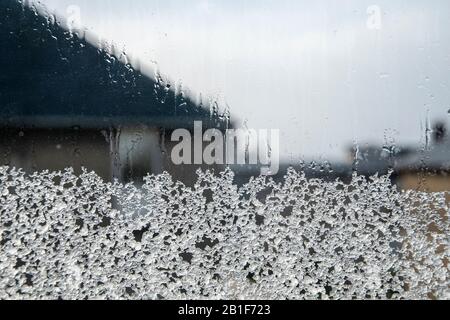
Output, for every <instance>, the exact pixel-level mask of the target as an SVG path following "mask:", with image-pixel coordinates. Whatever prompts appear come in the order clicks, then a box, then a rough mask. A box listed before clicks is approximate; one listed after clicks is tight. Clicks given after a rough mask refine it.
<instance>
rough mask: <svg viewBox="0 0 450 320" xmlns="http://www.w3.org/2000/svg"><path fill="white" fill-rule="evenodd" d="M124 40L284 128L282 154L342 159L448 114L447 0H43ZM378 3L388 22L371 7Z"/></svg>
mask: <svg viewBox="0 0 450 320" xmlns="http://www.w3.org/2000/svg"><path fill="white" fill-rule="evenodd" d="M40 2H42V3H44V4H46V5H47V6H48V7H49V8H50V9H51V10H56V12H57V13H58V14H59V15H60V16H64V15H67V14H68V13H70V10H69V12H68V11H67V8H68V7H69V6H70V5H77V6H79V8H80V9H81V20H82V23H83V25H85V26H86V27H87V28H89V29H92V30H93V31H94V32H95V33H97V34H99V35H100V36H102V37H104V38H106V39H109V40H113V41H115V42H116V43H118V44H123V45H125V47H126V49H127V51H129V52H131V53H132V54H134V55H138V56H139V57H141V58H142V59H143V60H144V61H148V62H151V61H156V62H157V64H158V66H159V68H160V70H161V72H162V73H163V74H166V75H168V76H169V77H170V78H171V79H175V80H181V81H182V82H183V84H184V85H186V86H188V87H189V88H190V89H191V91H193V92H195V93H202V94H204V95H209V96H213V97H215V98H218V99H219V100H220V101H225V102H226V103H228V104H229V105H230V109H231V112H232V114H233V115H235V116H236V117H238V118H239V119H241V120H244V119H248V126H249V127H252V128H267V129H270V128H279V129H281V151H282V155H283V157H284V158H285V159H297V158H298V157H300V156H301V157H303V156H305V157H307V158H310V157H315V158H322V159H331V160H333V159H339V158H342V156H343V155H344V149H345V147H347V146H349V145H351V144H352V142H354V141H357V142H359V143H360V144H364V143H367V142H370V143H377V144H380V145H381V144H383V143H384V142H388V143H391V142H393V141H394V142H396V143H398V144H404V143H411V144H419V143H421V141H423V132H424V129H423V127H424V124H425V122H426V119H427V118H429V119H430V120H431V121H433V120H434V119H445V120H449V119H448V117H449V116H448V112H447V111H448V110H449V109H450V2H449V1H447V0H434V1H429V0H428V1H427V0H421V1H419V0H415V1H413V0H408V1H406V0H395V1H393V0H389V1H387V0H386V1H384V0H383V1H381V0H378V1H376V3H375V2H373V1H365V0H343V1H334V0H328V1H315V2H314V3H312V2H311V1H298V0H282V1H280V0H277V1H275V0H274V1H267V0H266V1H261V0H258V1H249V0H248V1H225V0H223V1H207V0H193V1H182V0H172V1H170V0H169V1H168V0H164V1H162V0H128V1H122V0H42V1H40ZM371 5H376V6H378V7H379V8H380V9H381V29H379V30H374V29H370V28H368V27H367V20H368V18H369V16H368V14H367V8H368V7H369V6H371Z"/></svg>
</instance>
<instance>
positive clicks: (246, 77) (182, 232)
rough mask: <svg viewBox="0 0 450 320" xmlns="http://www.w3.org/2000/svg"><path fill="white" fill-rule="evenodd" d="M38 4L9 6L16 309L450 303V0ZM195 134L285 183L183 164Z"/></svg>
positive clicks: (8, 233) (0, 163)
mask: <svg viewBox="0 0 450 320" xmlns="http://www.w3.org/2000/svg"><path fill="white" fill-rule="evenodd" d="M43 2H44V4H47V5H49V7H53V8H57V9H59V10H62V11H60V12H57V13H55V12H53V10H50V9H49V8H47V7H45V6H43V5H42V3H41V2H39V1H31V0H23V1H16V0H2V1H1V3H0V68H1V74H0V85H1V87H0V298H1V299H450V290H449V287H450V279H449V253H450V251H449V250H450V249H449V235H450V230H449V203H450V202H449V200H450V194H449V190H450V179H449V172H450V162H449V156H450V153H449V151H450V139H449V136H448V129H447V124H448V115H449V113H450V112H449V111H448V108H450V107H449V106H450V102H449V101H450V100H449V97H448V82H447V80H446V79H447V78H446V77H447V76H448V68H446V67H445V68H438V67H436V66H441V65H444V64H445V66H447V64H448V60H449V56H448V43H447V42H446V41H444V39H445V38H446V35H447V32H448V31H446V30H447V29H445V28H443V24H444V22H443V21H446V19H444V18H441V19H437V18H436V15H437V16H438V17H441V16H440V14H442V15H445V12H446V11H445V10H443V8H445V7H446V6H447V5H448V4H447V3H444V2H435V4H434V5H433V6H436V7H432V8H431V9H430V8H422V6H421V5H419V6H417V5H412V7H411V8H412V9H411V10H409V9H408V8H406V7H405V6H403V5H399V4H398V3H397V4H395V5H393V6H392V7H390V5H388V4H387V2H386V1H380V2H381V3H380V5H379V6H377V5H375V6H373V5H371V6H369V7H367V6H366V7H365V6H362V8H359V7H358V8H359V9H358V10H355V9H352V8H349V7H352V6H338V5H336V6H335V5H332V4H331V2H326V1H325V2H323V3H321V4H319V5H311V7H310V8H309V7H308V8H307V9H308V10H309V9H311V10H310V11H308V10H306V9H305V7H304V4H299V3H300V2H296V4H295V9H296V10H297V11H295V10H290V5H291V4H292V5H294V1H284V2H282V1H280V3H282V4H280V5H279V7H278V8H277V10H274V11H271V10H268V9H267V8H266V6H261V7H257V8H255V7H252V6H251V5H250V4H249V5H245V6H244V7H243V8H245V10H238V11H240V14H238V15H235V12H236V10H235V8H233V7H230V6H228V5H224V6H222V7H220V6H219V5H218V2H216V3H215V4H216V6H217V7H219V9H218V8H217V7H215V6H214V5H211V3H212V2H211V3H209V2H208V1H202V3H201V4H200V5H198V6H195V8H196V9H195V10H194V11H186V9H189V8H186V7H183V5H181V3H179V2H177V3H178V4H179V5H180V7H177V6H174V7H177V8H173V7H170V6H169V8H165V7H164V6H161V7H160V8H159V9H158V10H160V11H158V10H156V11H155V12H156V14H155V13H154V12H153V11H152V10H153V9H152V8H151V7H148V4H147V5H142V4H141V5H142V6H144V7H142V8H141V7H139V8H140V9H142V10H138V9H135V10H136V11H139V12H140V14H142V16H139V15H138V16H139V17H140V19H139V18H136V19H134V17H133V15H132V14H130V13H129V12H128V11H127V10H124V9H123V4H117V6H119V7H116V8H115V9H114V7H111V12H112V17H114V16H115V17H117V12H120V13H121V14H122V13H123V14H124V15H125V16H127V17H128V18H127V19H128V20H127V19H125V18H123V19H116V20H115V21H114V19H112V18H105V17H107V16H106V13H107V12H106V11H102V10H95V9H99V7H98V3H101V2H102V1H98V2H96V3H97V5H93V7H89V4H88V3H94V2H89V1H81V0H80V1H78V0H74V1H72V0H71V1H62V0H58V1H54V0H45V1H43ZM66 2H67V3H66ZM69 2H70V3H69ZM72 2H74V3H75V4H72ZM134 3H136V2H134ZM148 3H149V2H148ZM66 4H67V6H66ZM286 4H287V6H286ZM126 6H129V5H128V4H127V5H126ZM146 6H147V7H146ZM297 6H298V7H297ZM86 8H90V9H86ZM108 8H109V7H108ZM145 8H146V9H147V10H143V9H145ZM283 8H284V9H283ZM286 8H288V9H289V10H287V9H286ZM386 8H388V9H386ZM422 9H423V10H422ZM55 10H56V9H55ZM165 10H167V11H165ZM131 11H132V10H131ZM61 12H62V13H66V14H68V16H65V15H64V14H61ZM105 12H106V13H105ZM126 12H128V14H125V13H126ZM180 12H182V13H183V14H182V15H183V16H184V15H185V13H186V12H188V13H189V14H187V15H186V16H187V17H186V18H185V20H184V18H183V19H181V17H180ZM198 12H200V13H201V17H202V18H201V19H199V18H198V14H199V13H198ZM230 12H231V13H232V14H231V13H230ZM305 12H308V14H305ZM318 12H320V14H318ZM332 12H336V15H334V14H333V13H332ZM430 12H431V13H430ZM449 12H450V11H449ZM146 13H149V14H150V15H151V16H152V17H154V19H153V18H152V19H153V20H151V22H155V26H154V25H151V26H150V27H151V28H150V27H149V26H148V25H147V24H146V23H147V19H145V18H146V17H147V16H146V15H145V14H146ZM130 15H131V18H130ZM204 17H206V18H205V19H203V18H204ZM214 17H216V18H215V19H213V18H214ZM218 17H222V18H218ZM224 17H227V18H230V17H233V19H234V18H236V20H232V21H233V23H230V22H228V21H226V19H225V18H224ZM299 17H301V18H302V19H300V18H299ZM430 17H431V18H433V17H434V18H436V19H434V20H433V19H431V20H432V21H435V23H434V22H433V23H432V24H430V21H431V20H430ZM176 18H179V21H177V20H176ZM81 19H83V20H84V21H88V23H94V24H95V22H97V24H96V27H97V28H100V29H101V30H102V31H108V32H106V37H105V38H104V37H101V36H100V35H99V34H96V33H95V31H98V30H94V31H92V30H91V29H89V28H85V27H83V26H82V25H81V24H80V23H81ZM105 21H106V22H108V21H109V23H106V22H105ZM111 21H113V22H115V23H117V25H118V26H116V27H114V25H112V24H111V23H110V22H111ZM125 21H128V22H129V24H128V25H125ZM130 21H132V22H133V23H131V22H130ZM212 21H215V22H217V23H212ZM297 21H300V22H299V24H296V23H297ZM411 21H419V22H420V23H418V24H414V25H412V24H411ZM144 22H145V23H144ZM282 22H284V23H282ZM294 22H296V23H294ZM158 23H159V24H158ZM185 23H186V24H188V25H189V26H190V27H186V25H185ZM352 23H353V24H352ZM103 24H105V25H106V26H107V27H105V28H103V29H102V25H103ZM240 24H241V25H240ZM243 25H244V26H245V28H240V29H239V26H241V27H242V26H243ZM267 26H271V27H273V29H271V30H269V29H268V27H267ZM132 27H134V28H136V29H132ZM147 27H148V29H147ZM309 28H312V29H314V30H310V29H309ZM143 29H145V30H147V32H148V33H145V34H143V35H144V36H142V34H141V33H139V32H138V31H142V30H143ZM262 30H263V31H265V32H262ZM293 30H295V31H293ZM297 30H298V34H297ZM405 30H406V31H405ZM427 30H431V31H429V32H427ZM448 30H450V29H448ZM415 31H417V32H415ZM419 31H422V32H419ZM195 32H198V33H195ZM191 33H192V34H191ZM405 34H408V35H415V36H409V37H405V36H404V35H405ZM109 36H110V37H111V39H108V38H107V37H109ZM115 36H117V37H118V38H121V40H124V41H125V42H126V40H127V39H134V40H135V41H136V39H137V40H138V41H137V42H135V44H138V46H136V47H135V48H134V49H135V50H133V48H132V47H133V46H132V45H129V46H125V45H119V44H118V43H116V42H114V41H113V38H114V37H115ZM145 36H148V37H149V39H150V40H151V41H150V40H149V42H151V45H153V46H154V48H148V47H147V46H148V45H149V43H145V42H144V40H145V39H147V38H146V37H145ZM172 39H175V40H176V41H175V40H172ZM218 39H220V41H218ZM152 41H153V42H152ZM191 41H192V42H191ZM222 41H223V42H222ZM361 43H363V45H361V46H359V44H361ZM139 45H141V46H139ZM392 48H396V50H391V49H392ZM411 48H413V49H411ZM139 50H141V51H142V50H143V51H144V52H140V53H141V56H139V54H138V53H139ZM153 50H156V51H157V50H160V51H158V52H156V51H153ZM148 51H150V53H149V52H148ZM155 52H156V53H155ZM405 52H406V53H405ZM180 53H182V55H180ZM152 54H154V55H155V56H158V55H159V56H158V57H159V58H160V59H159V60H160V61H155V60H153V57H152ZM149 57H150V58H149ZM198 57H200V58H198ZM386 57H389V59H385V58H386ZM199 61H200V62H199ZM404 63H406V64H404ZM186 66H189V67H186ZM411 66H414V68H411ZM178 71H179V74H177V72H178ZM166 72H167V73H168V75H166ZM171 72H173V73H174V74H177V76H175V79H176V80H174V79H173V78H171V77H170V73H171ZM192 84H194V87H195V88H196V89H198V90H197V91H198V92H202V90H205V91H207V89H210V91H212V92H214V91H220V90H223V92H219V94H209V95H208V94H206V93H205V94H200V93H198V94H197V93H194V92H197V91H195V90H192V91H191V90H190V89H189V85H192ZM218 88H221V89H220V90H218ZM230 101H232V103H229V102H230ZM405 115H407V116H405ZM194 121H202V123H203V127H202V129H205V130H206V129H212V128H214V129H216V130H218V131H220V132H225V131H226V130H228V129H234V128H237V127H238V126H239V125H240V123H242V127H244V128H245V129H246V130H252V127H253V126H255V128H256V129H260V128H261V127H262V128H268V129H269V128H275V129H277V128H278V129H280V130H281V156H280V161H281V163H280V168H279V171H278V172H277V173H276V174H274V175H273V176H272V177H269V176H265V175H260V172H261V171H260V169H261V168H259V167H258V166H251V165H248V166H247V165H243V166H238V165H236V166H234V165H231V166H227V165H226V164H220V165H219V164H217V165H214V166H209V165H205V164H201V165H184V166H183V165H182V166H177V165H175V164H174V163H173V161H172V159H171V149H172V148H173V146H174V143H173V141H171V140H170V138H171V134H172V133H173V132H174V131H175V130H177V129H180V128H181V129H186V130H188V131H192V126H193V124H194ZM372 141H375V142H372ZM204 147H205V146H204V145H202V148H204ZM266 147H267V149H270V148H269V146H266ZM271 151H272V150H271ZM271 151H269V153H271ZM251 157H252V154H251V150H250V149H249V148H248V146H246V150H245V159H248V158H251Z"/></svg>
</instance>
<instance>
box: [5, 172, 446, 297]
mask: <svg viewBox="0 0 450 320" xmlns="http://www.w3.org/2000/svg"><path fill="white" fill-rule="evenodd" d="M446 197H448V194H447V193H434V194H429V193H422V192H416V191H407V192H403V191H402V192H401V191H398V190H397V188H396V187H394V186H392V184H391V182H390V178H389V176H382V177H377V176H375V177H372V178H371V179H369V180H367V179H366V178H363V177H359V176H356V175H355V176H354V177H353V180H352V182H351V183H350V184H344V183H342V182H339V181H336V182H324V181H321V180H318V179H310V180H309V179H306V178H305V176H304V175H303V174H302V173H300V172H296V171H294V170H289V171H288V173H287V175H286V178H285V180H284V182H283V183H282V184H277V183H275V182H274V181H272V180H271V179H270V178H267V177H259V178H255V179H251V180H250V181H249V182H248V183H247V184H245V185H244V186H241V187H238V186H237V185H234V184H233V173H232V172H231V171H230V170H226V171H225V172H223V173H221V174H220V176H217V175H213V174H212V173H211V172H200V171H199V172H198V180H197V182H196V184H195V186H193V187H187V186H185V185H183V184H181V183H180V182H174V181H172V178H171V177H170V175H168V174H162V175H158V176H148V177H146V179H145V184H144V186H143V187H135V186H133V185H131V184H128V185H122V184H120V183H118V182H116V183H107V182H104V181H103V180H101V179H100V178H99V177H98V176H97V175H96V174H95V173H89V172H87V171H84V172H83V173H82V174H81V175H79V176H77V175H75V174H74V173H73V171H72V170H70V169H68V170H66V171H64V172H42V173H35V174H33V175H26V174H24V173H23V172H21V171H20V170H16V169H10V168H7V167H2V168H1V169H0V210H1V212H0V235H1V238H0V247H1V250H0V298H1V299H42V298H43V299H56V298H62V299H85V298H89V299H94V298H95V299H96V298H99V299H107V298H108V299H110V298H113V299H183V298H189V299H213V298H223V299H286V298H288V299H317V298H319V299H351V298H373V299H385V298H392V299H400V298H408V299H410V298H412V299H416V298H444V299H445V298H447V299H448V298H450V295H449V269H448V268H449V267H448V259H449V249H448V245H449V237H448V235H449V234H450V232H449V231H450V230H449V220H448V212H449V208H448V203H447V201H446Z"/></svg>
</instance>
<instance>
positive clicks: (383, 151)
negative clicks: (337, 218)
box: [344, 122, 450, 192]
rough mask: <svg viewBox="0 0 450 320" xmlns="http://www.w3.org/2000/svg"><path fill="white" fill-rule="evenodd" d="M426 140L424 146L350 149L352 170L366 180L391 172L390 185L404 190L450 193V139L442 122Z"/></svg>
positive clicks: (430, 131) (438, 123)
mask: <svg viewBox="0 0 450 320" xmlns="http://www.w3.org/2000/svg"><path fill="white" fill-rule="evenodd" d="M427 139H428V141H426V143H425V145H424V146H415V147H411V146H392V147H389V148H388V147H384V148H380V147H378V146H370V145H368V146H365V147H359V148H352V149H351V150H350V151H349V161H350V162H353V168H352V170H355V171H356V172H358V174H361V175H365V176H368V177H369V176H372V175H375V174H379V175H382V174H388V173H391V175H392V182H393V183H394V184H396V185H398V186H399V187H400V188H401V189H404V190H420V191H426V192H440V191H450V139H449V136H448V131H447V128H446V125H445V123H444V122H437V123H436V124H435V125H434V127H433V128H432V129H430V130H429V138H427ZM348 168H349V170H350V165H349V166H348ZM344 176H345V175H344Z"/></svg>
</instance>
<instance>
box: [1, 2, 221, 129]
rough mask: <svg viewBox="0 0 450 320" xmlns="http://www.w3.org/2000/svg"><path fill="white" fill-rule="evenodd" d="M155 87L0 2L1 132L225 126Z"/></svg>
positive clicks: (24, 9)
mask: <svg viewBox="0 0 450 320" xmlns="http://www.w3.org/2000/svg"><path fill="white" fill-rule="evenodd" d="M156 84H157V83H156V81H155V80H153V79H151V78H150V77H147V76H145V75H143V74H142V73H141V72H139V71H138V70H136V69H134V68H133V67H131V66H130V65H125V64H124V63H122V62H120V61H118V60H117V59H113V61H112V59H110V55H109V54H108V53H107V52H105V51H104V50H101V49H99V48H98V47H96V46H94V45H92V44H90V43H89V42H88V41H86V40H85V39H82V38H79V37H77V36H75V35H73V34H71V33H70V32H69V31H67V30H65V29H64V28H62V27H61V26H60V25H59V24H58V23H54V22H53V23H52V22H50V21H49V19H47V18H46V17H44V16H43V15H40V14H37V13H36V12H35V10H32V9H31V8H30V7H28V6H25V5H22V4H20V3H19V2H18V1H16V0H1V1H0V125H3V126H33V127H67V126H82V127H83V126H86V127H107V126H111V125H112V126H116V125H125V124H130V123H142V124H149V125H158V126H165V127H180V126H181V127H183V126H188V125H192V121H193V120H194V119H196V120H203V121H204V123H205V122H206V126H209V127H222V126H224V121H222V119H220V118H219V117H211V115H210V112H209V110H205V109H204V108H202V107H201V106H199V105H198V104H197V103H195V102H193V101H192V100H191V99H190V98H189V97H183V96H182V95H181V94H176V93H175V90H174V88H173V87H172V88H168V87H167V88H166V87H159V86H157V85H156ZM155 85H156V86H155Z"/></svg>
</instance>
